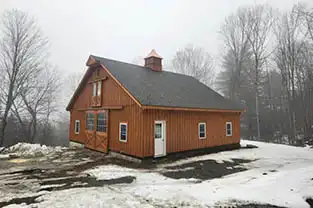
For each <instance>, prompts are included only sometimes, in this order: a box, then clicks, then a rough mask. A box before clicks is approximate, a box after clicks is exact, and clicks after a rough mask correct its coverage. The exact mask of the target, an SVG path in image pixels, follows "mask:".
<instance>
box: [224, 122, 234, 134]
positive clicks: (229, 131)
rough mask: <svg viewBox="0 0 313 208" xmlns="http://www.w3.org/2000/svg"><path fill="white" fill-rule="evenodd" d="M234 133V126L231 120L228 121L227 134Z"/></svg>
mask: <svg viewBox="0 0 313 208" xmlns="http://www.w3.org/2000/svg"><path fill="white" fill-rule="evenodd" d="M232 134H233V127H232V124H231V122H226V136H232Z"/></svg>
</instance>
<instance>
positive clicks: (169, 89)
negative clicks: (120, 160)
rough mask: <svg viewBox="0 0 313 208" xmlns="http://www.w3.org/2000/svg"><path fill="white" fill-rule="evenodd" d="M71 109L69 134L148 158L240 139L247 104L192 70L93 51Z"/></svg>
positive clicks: (154, 58) (95, 146) (92, 145)
mask: <svg viewBox="0 0 313 208" xmlns="http://www.w3.org/2000/svg"><path fill="white" fill-rule="evenodd" d="M86 65H87V70H86V73H85V75H84V77H83V78H82V80H81V82H80V84H79V86H78V88H77V89H76V91H75V93H74V95H73V96H72V98H71V100H70V102H69V104H68V106H67V108H66V110H67V111H69V112H70V127H69V138H70V141H72V142H78V143H81V144H83V145H84V146H85V147H86V148H89V149H92V150H96V151H101V152H104V153H107V152H108V151H114V152H119V153H122V154H126V155H130V156H134V157H138V158H146V157H163V156H166V155H168V154H170V153H176V152H185V151H188V150H199V149H206V148H211V147H223V146H227V145H236V144H239V142H240V114H241V113H242V112H243V110H244V109H243V108H242V106H240V105H238V104H235V103H232V102H231V101H230V100H228V99H226V98H224V97H223V96H221V95H220V94H219V93H217V92H215V91H214V90H212V89H211V88H209V87H207V86H206V85H204V84H202V83H201V82H199V81H198V80H196V79H195V78H193V77H191V76H186V75H182V74H177V73H173V72H168V71H164V70H162V58H161V57H160V56H159V55H158V54H157V53H156V52H155V50H152V51H151V53H150V54H149V55H148V56H147V57H146V58H145V64H144V66H139V65H134V64H129V63H124V62H121V61H116V60H111V59H107V58H102V57H99V56H94V55H90V56H89V58H88V60H87V63H86Z"/></svg>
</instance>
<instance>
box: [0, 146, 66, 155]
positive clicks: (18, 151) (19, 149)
mask: <svg viewBox="0 0 313 208" xmlns="http://www.w3.org/2000/svg"><path fill="white" fill-rule="evenodd" d="M65 149H67V148H65V147H60V146H56V147H52V146H46V145H40V144H29V143H17V144H16V145H13V146H11V147H9V148H7V149H5V150H4V153H10V154H12V153H13V154H15V155H18V156H23V157H26V156H44V155H49V154H54V153H59V152H62V151H64V150H65ZM0 156H1V155H0Z"/></svg>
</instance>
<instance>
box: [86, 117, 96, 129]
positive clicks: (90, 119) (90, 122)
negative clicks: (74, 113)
mask: <svg viewBox="0 0 313 208" xmlns="http://www.w3.org/2000/svg"><path fill="white" fill-rule="evenodd" d="M94 119H95V115H94V114H93V113H87V119H86V121H87V122H86V129H87V130H89V131H92V130H93V126H94Z"/></svg>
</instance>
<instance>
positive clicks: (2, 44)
mask: <svg viewBox="0 0 313 208" xmlns="http://www.w3.org/2000/svg"><path fill="white" fill-rule="evenodd" d="M218 32H219V36H220V37H221V39H222V42H221V44H220V46H221V48H222V49H223V50H222V53H221V54H220V57H221V60H215V59H214V58H212V56H211V55H210V54H209V53H208V52H206V51H205V50H204V49H203V48H201V47H194V46H193V45H187V46H186V47H184V48H182V49H179V50H178V51H177V52H176V54H175V55H174V57H173V58H172V59H171V60H170V61H169V62H167V63H166V64H165V66H164V68H165V70H171V71H174V72H177V73H183V74H187V75H191V76H194V77H195V78H197V79H198V80H199V81H201V82H203V83H204V84H206V85H208V86H211V87H212V88H214V89H216V90H217V91H218V92H220V93H221V94H222V95H224V96H225V97H227V98H229V99H230V100H232V101H233V102H237V103H241V104H242V105H243V106H244V107H245V109H246V110H245V112H244V113H243V114H242V118H241V119H242V121H241V134H242V136H243V137H244V138H247V139H258V140H263V141H272V142H273V141H274V142H279V143H288V144H294V145H297V144H303V142H304V141H306V140H310V139H311V138H312V133H313V121H312V120H313V108H312V104H313V91H312V89H313V8H310V7H309V6H307V5H305V4H296V5H294V6H293V7H292V9H290V10H289V11H286V12H280V11H279V10H277V9H276V8H273V7H271V6H269V5H251V6H243V7H239V8H238V9H237V10H236V11H234V12H233V13H231V14H230V15H229V16H227V17H226V18H225V20H224V21H223V22H222V23H221V26H220V30H219V31H218ZM48 51H49V42H48V40H47V38H46V37H45V36H44V35H43V33H42V31H41V30H40V28H39V27H38V26H37V24H36V21H35V20H34V19H33V18H32V17H30V16H29V15H28V14H27V13H25V12H22V11H18V10H11V11H6V12H4V13H3V15H2V16H1V19H0V80H1V82H0V146H8V145H12V144H15V143H17V142H20V141H25V142H31V143H32V142H37V143H43V144H50V145H54V144H58V145H67V143H68V123H69V116H68V114H65V113H63V112H64V109H63V108H65V106H64V101H65V103H66V101H67V100H68V99H65V98H64V97H71V95H72V93H73V92H74V91H75V89H76V87H77V86H78V83H79V81H80V79H81V78H82V76H83V75H82V74H78V73H75V74H70V75H69V76H68V77H66V78H65V79H66V81H65V82H64V81H62V80H64V77H61V76H60V73H59V71H58V70H57V69H56V67H55V66H54V65H53V64H51V63H50V62H49V53H48ZM141 61H142V60H141V59H140V60H138V59H134V61H133V62H136V63H137V62H141ZM219 62H220V63H221V64H220V68H221V70H220V71H219V72H217V71H216V68H217V67H216V66H217V64H216V63H219ZM64 86H65V87H64ZM62 89H63V91H62ZM64 89H66V93H65V92H64ZM62 101H63V102H62ZM60 103H63V105H61V104H60Z"/></svg>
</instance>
